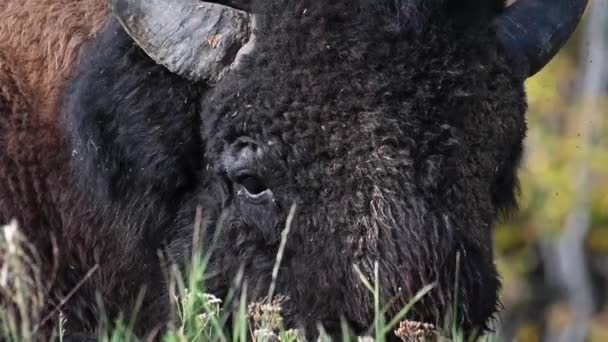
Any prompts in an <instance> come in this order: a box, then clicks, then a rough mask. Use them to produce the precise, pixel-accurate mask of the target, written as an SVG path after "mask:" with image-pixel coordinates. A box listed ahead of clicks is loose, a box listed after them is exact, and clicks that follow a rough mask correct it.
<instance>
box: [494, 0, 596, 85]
mask: <svg viewBox="0 0 608 342" xmlns="http://www.w3.org/2000/svg"><path fill="white" fill-rule="evenodd" d="M587 3H588V0H518V1H517V2H516V3H515V4H513V5H512V6H510V7H508V8H507V9H506V10H505V12H504V13H503V14H502V15H501V16H500V17H499V18H498V19H497V20H496V28H497V35H498V39H499V41H500V43H501V45H502V46H503V48H504V49H505V51H506V52H507V53H508V55H509V57H510V58H511V59H512V63H513V68H514V71H515V72H518V73H520V75H522V76H525V77H531V76H533V75H535V74H536V73H537V72H539V71H540V70H541V69H542V68H543V67H544V66H545V65H547V63H549V61H551V59H552V58H553V57H555V55H556V54H557V53H558V52H559V50H560V49H561V48H562V47H563V46H564V44H566V42H567V41H568V39H569V38H570V36H571V35H572V33H574V30H575V29H576V27H577V25H578V23H579V22H580V20H581V18H582V16H583V13H584V12H585V8H586V7H587Z"/></svg>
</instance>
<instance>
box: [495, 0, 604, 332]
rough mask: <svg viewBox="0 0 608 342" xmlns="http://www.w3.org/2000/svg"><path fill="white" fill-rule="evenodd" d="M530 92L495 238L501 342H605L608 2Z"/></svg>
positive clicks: (599, 3) (597, 2)
mask: <svg viewBox="0 0 608 342" xmlns="http://www.w3.org/2000/svg"><path fill="white" fill-rule="evenodd" d="M518 1H526V0H518ZM547 1H551V0H547ZM526 88H527V91H528V100H529V112H528V126H529V131H528V138H527V141H526V154H525V159H524V161H523V165H522V166H523V167H522V169H521V172H520V179H521V194H520V210H519V212H517V213H516V214H513V215H511V216H510V217H507V218H505V219H504V220H503V223H502V224H501V225H499V226H498V229H497V230H496V232H495V248H496V249H495V250H496V255H497V264H498V267H499V272H500V274H501V276H502V278H503V283H504V284H503V291H502V302H503V305H504V309H503V311H502V314H501V316H500V324H499V327H498V332H499V334H498V336H499V339H500V340H503V341H513V340H517V341H523V342H528V341H530V342H532V341H564V342H566V341H568V342H570V341H608V0H590V3H589V7H588V9H587V12H586V14H585V17H584V19H583V22H582V23H581V25H580V26H579V28H578V31H577V32H576V34H575V36H574V37H573V38H572V39H571V40H570V41H569V43H568V45H567V46H566V47H565V48H564V49H563V50H562V51H561V53H560V54H559V55H558V56H557V57H556V58H555V59H554V60H553V61H552V62H551V64H549V65H548V66H547V67H546V68H545V69H544V70H543V71H542V72H541V73H539V74H537V75H536V76H535V77H533V78H531V79H529V80H528V82H527V84H526Z"/></svg>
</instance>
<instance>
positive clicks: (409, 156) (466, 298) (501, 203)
mask: <svg viewBox="0 0 608 342" xmlns="http://www.w3.org/2000/svg"><path fill="white" fill-rule="evenodd" d="M217 2H221V1H217ZM121 3H123V5H120V4H121ZM138 3H139V4H140V6H143V7H142V8H143V10H142V9H141V8H139V9H137V10H130V7H129V6H136V4H138ZM156 3H163V4H164V6H165V7H163V8H165V9H167V11H169V10H171V11H172V10H174V9H176V8H177V9H179V10H177V11H174V12H172V13H173V14H174V15H180V13H181V14H182V15H185V14H184V13H186V14H187V13H189V12H188V11H190V12H193V13H199V14H200V13H202V14H204V15H208V13H207V12H204V11H206V10H205V8H206V7H205V6H199V5H200V4H199V3H198V2H192V1H185V0H184V1H180V2H175V3H178V4H180V5H179V6H174V5H171V4H174V3H173V2H171V3H168V2H166V1H161V0H155V1H150V2H141V1H129V2H128V4H127V2H125V1H122V0H115V12H116V13H117V16H118V17H119V19H121V23H122V24H123V26H124V27H125V29H126V31H127V32H129V34H130V35H131V36H132V37H133V39H134V40H135V41H136V42H137V43H138V44H139V46H140V47H141V48H142V49H144V51H146V52H147V54H148V55H149V56H150V57H151V58H152V59H153V60H154V61H155V62H157V63H159V64H162V65H164V66H165V67H166V68H167V69H168V70H170V71H171V72H173V73H177V74H180V75H182V76H185V77H186V78H188V79H194V80H204V81H206V82H207V83H211V84H212V85H213V86H212V87H210V89H208V90H207V88H205V89H204V91H200V97H201V99H200V101H199V105H198V106H197V107H196V108H197V115H199V119H200V130H197V132H196V136H197V138H200V140H201V144H200V153H199V154H198V155H197V158H199V159H200V158H202V159H203V160H204V162H203V164H204V165H203V167H202V171H201V175H200V177H199V178H198V179H199V180H200V183H202V186H201V187H199V188H197V189H198V190H197V191H198V193H197V195H196V196H195V197H196V198H194V199H193V200H192V202H191V203H192V205H196V206H199V207H201V208H202V213H203V215H204V218H205V220H204V222H205V225H204V227H205V231H204V232H203V233H204V234H203V236H204V238H203V240H204V241H203V245H204V246H205V248H206V251H208V252H209V253H210V261H209V266H208V269H207V273H208V274H207V280H206V284H207V286H208V288H209V290H210V291H213V292H215V293H217V294H219V295H225V294H227V293H228V290H229V288H231V287H233V286H235V285H236V287H237V288H240V287H242V286H243V287H247V294H248V297H249V298H251V299H255V300H258V299H263V298H266V297H267V296H272V295H276V294H280V295H282V296H283V298H285V300H287V301H288V302H289V303H288V304H286V306H285V308H289V310H288V311H289V312H287V313H285V317H286V322H287V324H288V326H302V327H304V328H305V330H306V331H307V332H308V333H310V334H313V333H312V331H314V330H316V325H317V323H322V324H323V325H324V326H325V327H326V328H327V329H328V330H330V331H339V321H340V319H345V320H346V321H347V322H348V323H349V324H350V325H351V326H352V327H353V328H355V329H356V330H363V329H365V328H367V327H368V326H369V325H370V324H371V323H372V321H373V317H374V311H373V304H374V303H373V295H372V294H371V293H370V292H369V291H368V290H367V289H366V288H365V286H364V285H363V283H362V281H361V278H360V276H363V277H367V278H368V279H373V278H375V279H376V280H377V281H378V284H377V285H378V288H379V290H380V293H381V296H382V297H383V299H385V300H386V302H387V303H390V304H391V306H390V309H389V311H388V314H389V315H391V314H395V313H396V312H397V311H398V310H399V309H401V308H402V307H403V306H404V305H405V304H407V303H408V302H409V300H410V299H411V298H412V297H413V296H414V294H415V293H416V292H417V291H418V290H420V289H421V288H422V287H423V286H425V285H428V284H435V287H434V289H433V290H432V291H431V292H430V293H429V296H428V297H427V299H426V300H424V301H423V303H422V304H421V305H420V306H419V307H417V308H416V310H415V318H416V319H419V320H421V321H426V322H429V323H436V322H439V321H441V320H442V319H443V318H444V314H445V313H446V312H448V311H449V309H450V308H452V307H453V304H454V303H455V302H458V303H463V305H462V307H459V308H458V310H457V312H456V313H455V314H456V315H457V318H458V319H459V321H460V323H462V325H463V327H464V328H465V329H471V328H473V327H485V325H486V323H487V321H488V319H489V317H491V316H492V314H493V313H494V312H495V309H496V302H497V290H498V287H499V282H498V280H497V276H496V272H495V268H494V265H493V261H492V248H491V245H492V243H491V237H490V227H491V226H492V224H493V223H494V221H495V219H496V217H497V213H498V212H499V210H501V209H503V208H507V207H509V206H511V205H513V203H514V196H513V192H514V188H515V183H516V181H515V178H516V177H515V169H516V167H517V164H518V161H519V158H520V154H521V144H522V140H523V137H524V134H525V119H524V112H525V99H524V92H523V81H524V80H525V78H526V77H528V76H530V75H532V74H534V73H535V72H536V71H538V70H539V69H540V68H541V67H542V66H543V65H544V64H545V63H546V62H547V61H548V60H549V59H550V58H551V57H552V56H553V55H554V54H555V52H556V51H557V50H558V49H559V47H560V46H561V45H562V44H563V43H564V41H565V39H566V38H567V37H568V36H569V34H570V33H571V31H572V29H573V27H574V24H575V23H576V22H577V20H578V19H579V17H580V13H581V11H582V9H583V8H584V3H585V1H578V2H577V1H566V0H563V1H555V2H552V3H551V4H545V3H541V2H540V1H533V0H530V1H522V2H521V4H518V5H516V6H514V7H512V8H510V9H508V10H506V11H503V8H502V7H503V6H502V1H499V0H496V1H473V0H468V1H464V0H463V1H456V0H436V1H424V4H423V2H422V1H397V2H394V1H390V2H378V1H368V0H356V1H352V0H349V1H333V2H325V1H312V0H310V1H309V0H289V1H281V2H275V1H253V2H250V1H236V0H235V1H230V2H229V3H228V4H229V5H231V6H236V7H238V8H241V9H247V10H248V11H251V12H252V13H253V14H252V15H244V14H243V13H244V12H238V11H237V12H235V11H236V10H234V9H232V10H230V12H225V11H227V10H226V9H225V8H221V9H218V8H219V7H213V8H215V10H212V12H213V11H220V12H213V13H216V14H217V13H220V14H221V15H220V16H219V17H213V18H215V19H218V18H219V19H218V20H217V21H213V22H214V23H216V24H213V25H211V27H212V28H214V27H215V28H218V30H219V31H217V30H216V31H213V32H214V33H218V32H219V33H218V34H213V35H209V33H210V32H211V31H210V30H209V27H208V26H205V25H206V24H208V23H209V22H208V21H204V20H203V21H201V20H200V18H199V19H191V18H190V17H188V19H187V20H186V19H183V18H182V19H180V20H170V21H166V22H164V23H160V24H159V23H157V22H156V21H154V20H139V19H138V18H139V17H138V16H140V15H142V13H143V14H149V13H151V12H150V11H149V10H147V9H146V8H149V7H150V6H152V7H154V6H156V5H155V4H156ZM125 4H126V5H125ZM144 4H145V5H144ZM182 5H183V6H182ZM213 6H216V5H213ZM543 7H551V11H549V9H548V8H543ZM182 9H183V11H182ZM201 9H202V10H201ZM197 11H198V12H197ZM200 11H203V12H200ZM161 12H163V13H164V10H163V11H161ZM222 13H223V14H222ZM226 13H230V14H226ZM544 13H552V15H555V16H556V17H555V18H554V17H550V18H544V19H543V20H536V18H535V16H540V17H542V16H543V15H544ZM203 17H204V16H203ZM152 18H153V19H154V18H163V16H159V15H157V16H154V15H152ZM193 18H198V17H196V16H193ZM222 18H223V19H226V18H228V19H227V20H222ZM148 19H149V18H148ZM530 21H531V22H530ZM218 23H219V24H218ZM251 23H254V24H255V25H251ZM564 23H565V24H564ZM146 25H149V26H146ZM164 27H169V28H168V29H163V28H164ZM201 27H202V28H201ZM522 27H525V28H526V31H525V32H524V31H522ZM222 30H223V31H222ZM150 32H151V33H157V34H152V35H151V34H150ZM239 32H246V34H240V33H239ZM222 34H225V36H226V37H228V38H227V40H222ZM251 34H253V36H251ZM547 37H549V38H547ZM203 38H205V39H206V40H205V41H207V42H208V44H207V45H204V47H202V48H200V49H198V48H197V49H194V48H193V49H192V51H191V50H190V49H189V46H190V45H191V44H189V43H191V42H193V41H199V40H201V39H203ZM184 42H186V43H188V44H184ZM245 43H246V45H247V47H246V48H245V47H243V44H245ZM222 44H223V45H222ZM209 46H211V47H213V46H219V47H220V48H219V49H218V50H214V49H209ZM218 51H219V52H218ZM201 61H206V62H205V63H202V62H201ZM197 94H199V93H197ZM172 96H173V95H172ZM163 108H164V107H163ZM138 110H139V108H138ZM290 214H291V215H290ZM188 227H191V226H188ZM184 231H185V232H186V237H187V238H186V239H185V240H188V238H190V236H189V235H188V234H190V235H191V233H192V232H191V230H189V229H186V230H184ZM282 232H285V234H282ZM282 237H286V239H284V241H285V245H284V246H283V247H284V249H282V253H279V250H280V249H281V248H280V246H281V238H282ZM185 240H184V239H174V240H173V241H172V242H171V243H170V249H171V250H172V251H173V252H174V254H180V253H182V250H183V249H186V247H185V246H184V244H183V243H182V241H185ZM277 254H281V256H282V261H281V263H280V264H279V263H277ZM275 265H279V266H280V268H279V272H278V273H275V272H274V270H273V269H274V267H275ZM376 269H377V271H378V272H377V273H376V274H377V276H374V274H375V270H376ZM275 277H276V278H275ZM456 279H458V281H456ZM235 280H236V284H235ZM271 284H272V285H271ZM270 288H272V289H274V290H269V289H270ZM273 291H274V292H273Z"/></svg>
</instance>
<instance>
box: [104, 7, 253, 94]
mask: <svg viewBox="0 0 608 342" xmlns="http://www.w3.org/2000/svg"><path fill="white" fill-rule="evenodd" d="M218 2H220V1H218ZM225 2H226V3H227V5H228V4H229V3H230V4H232V3H236V2H237V1H235V0H229V1H225ZM235 5H236V4H235ZM241 7H243V8H245V7H246V6H241ZM112 11H113V13H114V16H115V17H116V18H117V19H118V21H119V22H120V23H121V25H122V27H123V28H124V29H125V31H126V32H127V33H128V34H129V36H131V38H133V40H134V41H135V42H136V43H137V45H139V47H141V49H142V50H144V52H145V53H146V54H147V55H148V56H150V58H152V59H153V60H154V61H155V62H156V63H158V64H161V65H163V66H165V67H166V68H167V69H169V71H171V72H173V73H175V74H178V75H180V76H183V77H185V78H187V79H190V80H194V81H206V82H210V83H213V82H215V81H217V80H218V79H219V78H220V77H221V76H222V74H223V73H224V71H225V70H227V69H228V68H229V67H230V66H231V65H232V64H233V63H234V62H235V60H236V58H237V54H238V52H239V50H240V49H241V48H242V47H243V46H245V44H246V43H247V42H248V41H249V39H250V36H251V27H250V22H251V21H250V15H249V14H248V13H247V12H244V11H241V10H238V9H235V8H233V7H226V6H222V5H220V4H214V3H208V2H201V1H198V0H112Z"/></svg>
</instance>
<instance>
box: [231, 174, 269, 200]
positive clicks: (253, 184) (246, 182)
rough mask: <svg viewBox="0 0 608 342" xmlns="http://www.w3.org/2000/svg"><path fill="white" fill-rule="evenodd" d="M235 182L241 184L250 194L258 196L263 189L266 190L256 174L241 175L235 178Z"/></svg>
mask: <svg viewBox="0 0 608 342" xmlns="http://www.w3.org/2000/svg"><path fill="white" fill-rule="evenodd" d="M236 182H237V183H239V184H240V185H242V186H243V187H244V188H245V190H247V192H248V193H249V195H252V196H258V195H260V194H262V193H263V192H264V191H266V190H268V187H267V186H266V185H265V184H264V182H262V180H260V179H259V178H258V177H256V176H252V175H242V176H240V177H238V178H237V179H236Z"/></svg>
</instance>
